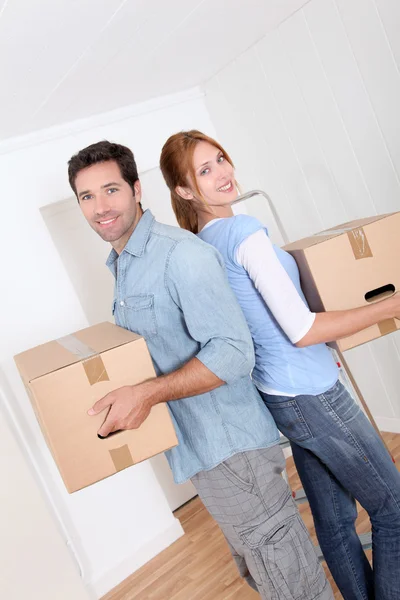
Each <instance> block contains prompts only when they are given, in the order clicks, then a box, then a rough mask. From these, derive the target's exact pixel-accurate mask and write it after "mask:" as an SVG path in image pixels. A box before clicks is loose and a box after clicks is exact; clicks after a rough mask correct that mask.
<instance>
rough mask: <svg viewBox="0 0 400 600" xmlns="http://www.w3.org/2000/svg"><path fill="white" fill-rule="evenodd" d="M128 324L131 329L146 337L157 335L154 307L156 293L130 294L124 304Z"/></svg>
mask: <svg viewBox="0 0 400 600" xmlns="http://www.w3.org/2000/svg"><path fill="white" fill-rule="evenodd" d="M124 308H125V309H126V310H125V315H126V320H127V325H128V327H129V329H130V330H131V331H134V332H135V333H138V334H139V335H141V336H143V337H144V338H145V339H149V338H151V337H154V336H155V335H157V320H156V312H155V309H154V295H153V294H140V295H138V296H128V297H127V298H125V305H124Z"/></svg>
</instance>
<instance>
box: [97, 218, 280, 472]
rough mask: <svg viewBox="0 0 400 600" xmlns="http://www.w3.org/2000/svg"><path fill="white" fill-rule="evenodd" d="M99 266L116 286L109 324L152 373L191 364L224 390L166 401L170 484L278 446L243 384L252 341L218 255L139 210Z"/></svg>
mask: <svg viewBox="0 0 400 600" xmlns="http://www.w3.org/2000/svg"><path fill="white" fill-rule="evenodd" d="M107 266H108V267H109V268H110V270H111V271H112V273H113V274H114V276H115V278H116V283H115V299H114V303H113V314H114V317H115V322H116V323H117V325H119V326H121V327H125V328H126V329H129V330H130V331H133V332H135V333H138V334H140V335H142V336H143V337H144V338H145V340H146V342H147V345H148V348H149V351H150V354H151V357H152V360H153V363H154V367H155V370H156V373H157V375H162V374H166V373H170V372H171V371H175V370H176V369H178V368H179V367H181V366H182V365H184V364H185V363H186V362H188V361H189V360H190V359H191V358H193V357H197V358H198V359H199V360H200V361H201V362H202V363H203V364H204V365H205V366H206V367H207V368H208V369H210V371H212V372H213V373H214V374H215V375H217V377H219V378H220V379H222V380H223V381H225V382H226V384H225V385H223V386H221V387H219V388H217V389H215V390H213V391H211V392H208V393H206V394H201V395H198V396H194V397H191V398H183V399H181V400H173V401H170V402H168V406H169V409H170V413H171V415H172V419H173V422H174V425H175V429H176V433H177V436H178V441H179V445H178V446H177V447H176V448H173V449H172V450H169V451H168V452H167V453H166V454H167V458H168V461H169V464H170V466H171V468H172V471H173V474H174V479H175V481H176V482H177V483H182V482H184V481H186V480H187V479H189V478H190V477H192V476H193V475H195V474H196V473H198V472H199V471H203V470H208V469H212V468H213V467H215V466H216V465H217V464H219V463H221V462H223V461H224V460H226V459H227V458H229V457H230V456H232V455H234V454H236V453H237V452H240V451H243V450H252V449H256V448H266V447H268V446H271V445H273V444H275V443H277V441H278V439H279V433H278V430H277V428H276V425H275V423H274V421H273V419H272V417H271V414H270V413H269V411H268V409H267V408H266V406H265V405H264V403H263V401H262V400H261V398H260V396H259V394H258V392H257V390H256V388H255V387H254V385H253V383H252V381H251V379H250V372H251V370H252V368H253V366H254V351H253V343H252V340H251V336H250V332H249V330H248V327H247V325H246V322H245V319H244V316H243V314H242V312H241V309H240V307H239V305H238V303H237V301H236V298H235V296H234V294H233V292H232V291H231V289H230V287H229V284H228V283H227V279H226V275H225V271H224V266H223V260H222V258H221V256H220V255H219V253H218V252H217V251H216V250H215V249H214V248H213V247H212V246H209V245H208V244H205V243H204V242H202V241H201V240H199V239H198V238H197V237H196V236H195V235H193V234H191V233H189V232H188V231H185V230H183V229H179V228H177V227H170V226H168V225H163V224H161V223H158V222H157V221H156V220H155V219H154V217H153V215H152V214H151V212H150V211H149V210H147V211H145V213H144V214H143V216H142V218H141V219H140V221H139V223H138V225H137V226H136V229H135V230H134V232H133V233H132V235H131V237H130V239H129V241H128V243H127V245H126V246H125V248H124V250H123V252H121V254H120V255H119V256H118V254H117V253H116V252H115V250H112V252H111V254H110V256H109V258H108V261H107ZM132 368H134V365H133V367H132Z"/></svg>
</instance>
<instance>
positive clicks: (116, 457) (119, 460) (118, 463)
mask: <svg viewBox="0 0 400 600" xmlns="http://www.w3.org/2000/svg"><path fill="white" fill-rule="evenodd" d="M110 456H111V459H112V461H113V463H114V467H115V470H116V471H123V469H126V468H127V467H131V466H132V465H133V464H134V462H133V459H132V455H131V451H130V450H129V447H128V445H127V444H125V446H121V447H120V448H114V449H113V450H110Z"/></svg>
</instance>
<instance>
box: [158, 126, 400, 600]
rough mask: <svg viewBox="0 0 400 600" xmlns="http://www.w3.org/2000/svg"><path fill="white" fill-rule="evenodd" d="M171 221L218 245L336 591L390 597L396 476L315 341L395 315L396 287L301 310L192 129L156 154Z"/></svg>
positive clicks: (216, 147)
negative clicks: (358, 524) (363, 524)
mask: <svg viewBox="0 0 400 600" xmlns="http://www.w3.org/2000/svg"><path fill="white" fill-rule="evenodd" d="M160 166H161V171H162V173H163V176H164V179H165V181H166V183H167V186H168V187H169V190H170V192H171V201H172V207H173V209H174V212H175V215H176V218H177V220H178V223H179V225H180V226H181V227H183V228H185V229H188V230H190V231H192V232H193V233H196V234H197V235H198V236H199V237H200V238H201V239H202V240H204V241H205V242H207V243H209V244H212V245H213V246H215V247H216V248H217V249H218V250H219V251H220V253H221V254H222V256H223V258H224V260H225V264H226V268H227V274H228V278H229V282H230V284H231V286H232V288H233V290H234V292H235V293H236V296H237V298H238V301H239V304H240V305H241V307H242V310H243V312H244V315H245V317H246V319H247V322H248V325H249V328H250V331H251V334H252V337H253V342H254V348H255V353H256V366H255V368H254V371H253V379H254V382H255V383H256V385H257V387H258V389H259V391H260V394H261V396H262V398H263V399H264V402H265V404H266V405H267V407H268V408H269V410H270V411H271V413H272V415H273V417H274V419H275V421H276V423H277V425H278V427H279V429H280V430H281V432H282V433H283V434H284V435H286V436H287V437H288V438H289V439H290V441H291V446H292V450H293V457H294V460H295V463H296V467H297V470H298V472H299V475H300V478H301V480H302V483H303V486H304V489H305V492H306V494H307V498H308V500H309V503H310V507H311V510H312V513H313V517H314V522H315V527H316V531H317V535H318V540H319V543H320V545H321V549H322V551H323V553H324V556H325V559H326V561H327V563H328V566H329V568H330V570H331V572H332V575H333V577H334V579H335V581H336V583H337V585H338V587H339V589H340V591H341V593H342V595H343V597H344V598H345V600H358V599H360V600H366V599H371V600H372V599H376V600H395V598H396V599H398V598H400V474H399V473H398V471H397V469H396V467H395V466H394V464H393V462H392V460H391V458H390V456H389V454H388V452H387V450H386V449H385V447H384V445H383V443H382V441H381V439H380V437H379V436H378V435H377V433H376V432H375V430H374V428H373V427H372V425H371V424H370V422H369V421H368V419H367V418H366V417H365V415H364V414H363V413H362V411H361V410H360V408H359V406H358V405H357V404H356V403H355V402H354V400H353V399H352V398H351V397H350V395H349V394H348V393H347V391H346V389H345V388H344V387H343V386H342V384H341V383H340V382H339V380H338V369H337V366H336V363H335V362H334V360H333V357H332V355H331V353H330V350H329V349H328V348H327V346H326V345H325V342H329V341H333V340H337V339H340V338H342V337H346V336H348V335H351V334H353V333H356V332H357V331H360V330H362V329H364V328H366V327H369V326H371V325H373V324H375V323H378V322H380V321H382V320H384V319H387V318H393V317H396V318H400V294H395V295H394V296H392V297H391V298H388V299H386V300H383V301H381V302H377V303H375V304H372V305H369V306H367V307H361V308H357V309H353V310H347V311H338V312H327V313H317V314H314V313H312V312H311V311H310V310H309V308H308V306H307V303H306V300H305V298H304V295H303V292H302V290H301V287H300V278H299V273H298V269H297V265H296V263H295V261H294V259H293V258H292V257H291V256H290V255H289V254H288V253H286V252H285V251H283V250H281V249H280V248H277V247H275V246H273V245H272V244H271V242H270V240H269V238H268V232H267V230H266V229H265V228H264V227H263V225H262V224H261V223H260V222H258V221H257V219H255V218H253V217H250V216H247V215H237V216H234V215H233V212H232V209H231V207H230V205H229V203H230V202H232V201H234V200H235V199H236V198H237V197H238V191H237V184H236V181H235V172H234V166H233V163H232V161H231V159H230V158H229V156H228V154H227V153H226V152H225V150H224V149H223V148H222V146H221V145H220V144H218V142H216V141H215V140H214V139H212V138H210V137H208V136H206V135H204V134H202V133H201V132H199V131H195V130H193V131H188V132H181V133H177V134H176V135H173V136H171V137H170V138H169V139H168V140H167V142H166V143H165V145H164V147H163V149H162V153H161V159H160ZM356 500H358V501H359V502H360V504H362V506H363V507H364V508H365V509H366V510H367V512H368V514H369V516H370V519H371V523H372V534H373V569H372V568H371V566H370V564H369V562H368V560H367V558H366V556H365V554H364V551H363V549H362V546H361V544H360V541H359V538H358V536H357V534H356V530H355V520H356V517H357V510H356V502H355V501H356Z"/></svg>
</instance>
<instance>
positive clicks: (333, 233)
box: [283, 213, 397, 252]
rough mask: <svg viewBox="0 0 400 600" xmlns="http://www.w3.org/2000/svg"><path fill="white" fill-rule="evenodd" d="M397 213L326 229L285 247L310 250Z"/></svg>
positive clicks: (285, 248) (286, 248) (287, 249)
mask: <svg viewBox="0 0 400 600" xmlns="http://www.w3.org/2000/svg"><path fill="white" fill-rule="evenodd" d="M394 214H397V213H387V214H384V215H374V216H373V217H366V218H364V219H357V220H355V221H348V222H347V223H342V224H340V225H336V226H335V227H332V228H331V229H325V230H324V231H320V232H318V233H314V235H311V236H309V237H306V238H302V239H301V240H297V241H296V242H292V243H291V244H287V245H286V246H284V247H283V249H284V250H286V251H287V252H292V251H294V250H304V249H305V248H309V247H310V246H315V245H316V244H321V243H322V242H326V241H327V240H330V239H332V238H334V237H337V236H339V235H342V234H343V233H347V232H348V231H351V230H353V229H357V228H358V227H365V226H366V225H370V224H371V223H374V222H376V221H380V220H382V219H385V218H386V217H390V216H392V215H394Z"/></svg>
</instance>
